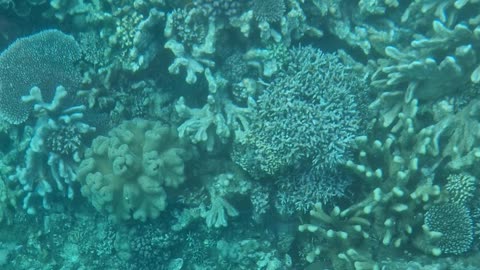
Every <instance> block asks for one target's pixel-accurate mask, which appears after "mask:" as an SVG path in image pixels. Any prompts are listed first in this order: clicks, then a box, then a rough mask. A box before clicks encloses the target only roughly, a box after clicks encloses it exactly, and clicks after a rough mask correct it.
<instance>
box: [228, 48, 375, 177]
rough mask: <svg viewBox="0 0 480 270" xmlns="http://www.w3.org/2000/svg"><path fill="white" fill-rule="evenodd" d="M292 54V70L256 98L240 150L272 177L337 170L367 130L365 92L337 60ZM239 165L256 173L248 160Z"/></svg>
mask: <svg viewBox="0 0 480 270" xmlns="http://www.w3.org/2000/svg"><path fill="white" fill-rule="evenodd" d="M290 54H291V59H292V61H291V62H290V63H289V65H288V67H287V68H286V69H285V70H284V71H283V72H281V73H279V74H278V75H276V77H275V79H274V81H273V82H272V83H271V84H270V85H269V86H268V87H267V89H265V91H264V93H263V94H262V95H261V96H260V97H259V98H258V100H257V108H256V112H255V118H254V119H253V120H252V125H251V128H250V131H249V133H247V136H246V140H245V142H244V145H242V146H238V147H237V150H239V151H241V148H242V147H246V148H250V149H251V150H250V151H254V153H255V155H254V157H255V158H256V162H258V164H259V165H260V167H261V170H263V171H264V172H267V173H269V174H277V173H279V172H281V171H283V170H286V169H288V168H290V167H294V166H299V165H300V164H301V163H308V162H316V164H322V165H321V166H322V167H323V168H335V167H336V166H337V165H338V164H340V163H342V162H344V161H346V159H347V158H348V155H349V148H350V146H351V143H352V141H353V138H354V137H355V136H357V135H359V133H360V130H361V128H362V126H363V120H362V117H363V114H364V112H365V106H364V97H365V96H364V95H365V94H366V92H367V90H366V86H365V84H364V83H363V81H362V80H361V79H360V78H359V77H357V76H356V75H355V74H354V73H353V72H351V70H349V68H348V67H346V66H344V65H342V64H341V63H340V61H339V59H338V57H337V56H336V55H332V54H324V53H322V52H321V51H320V50H318V49H314V48H312V47H299V48H295V49H292V50H291V51H290ZM326 74H328V76H326ZM247 151H248V150H247ZM238 162H239V163H240V164H242V163H243V164H242V166H244V168H245V169H247V171H252V168H248V164H247V163H246V162H247V161H245V160H244V159H242V160H238Z"/></svg>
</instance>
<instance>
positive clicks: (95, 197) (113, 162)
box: [78, 118, 192, 221]
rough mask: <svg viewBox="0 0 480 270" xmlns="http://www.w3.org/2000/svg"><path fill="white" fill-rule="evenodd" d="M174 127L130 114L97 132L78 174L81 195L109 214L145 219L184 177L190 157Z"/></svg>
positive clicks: (160, 207)
mask: <svg viewBox="0 0 480 270" xmlns="http://www.w3.org/2000/svg"><path fill="white" fill-rule="evenodd" d="M191 155H192V152H191V150H189V148H188V147H187V145H186V144H185V142H184V141H182V140H180V139H178V136H177V132H176V130H175V129H174V128H172V127H170V126H168V125H165V124H161V123H160V122H154V121H147V120H143V119H139V118H137V119H134V120H130V121H124V122H123V123H122V124H120V125H119V126H117V127H116V128H114V129H112V130H111V131H110V132H109V133H108V137H105V136H99V137H97V138H95V139H94V140H93V142H92V147H91V148H89V149H87V150H86V153H85V158H84V159H83V161H82V162H81V163H80V166H79V170H78V179H79V181H80V182H81V184H82V188H81V190H82V194H83V195H84V196H86V197H87V198H88V199H89V200H90V202H91V203H92V204H93V206H94V207H95V208H96V209H97V210H98V211H101V212H104V213H107V214H108V215H109V216H110V217H111V218H113V219H120V220H122V219H123V220H126V219H130V218H134V219H138V220H141V221H145V220H147V219H149V218H152V219H153V218H156V217H158V216H159V215H160V213H161V212H162V211H163V210H165V208H166V206H167V191H168V189H170V188H173V189H174V188H177V187H178V186H180V185H181V184H182V183H183V182H184V181H185V175H184V166H185V162H186V161H187V160H188V159H189V158H190V157H191Z"/></svg>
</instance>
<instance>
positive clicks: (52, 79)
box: [0, 30, 80, 124]
mask: <svg viewBox="0 0 480 270" xmlns="http://www.w3.org/2000/svg"><path fill="white" fill-rule="evenodd" d="M78 59H80V47H79V45H78V44H77V42H76V41H75V39H73V37H72V36H69V35H66V34H64V33H62V32H60V31H58V30H45V31H42V32H40V33H37V34H34V35H31V36H28V37H25V38H20V39H18V40H16V41H15V42H14V43H13V44H12V45H10V46H9V47H8V48H7V49H6V50H5V51H4V52H3V53H2V54H1V55H0V116H1V117H2V118H3V119H5V120H7V121H8V122H10V123H13V124H20V123H22V122H24V121H25V120H27V118H28V116H29V114H30V112H31V111H32V109H33V107H32V106H31V104H28V103H25V102H24V101H23V100H22V96H26V95H28V93H29V91H30V89H31V88H32V87H34V86H36V87H38V88H40V89H42V91H43V92H42V96H43V98H44V99H45V101H47V102H49V101H51V100H52V98H53V94H54V93H52V92H48V91H52V90H53V89H55V88H56V87H57V86H58V85H62V86H63V87H65V88H66V89H67V90H68V91H73V90H76V89H77V87H78V85H79V83H80V74H79V72H78V71H77V70H76V68H75V66H74V62H75V61H77V60H78Z"/></svg>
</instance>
